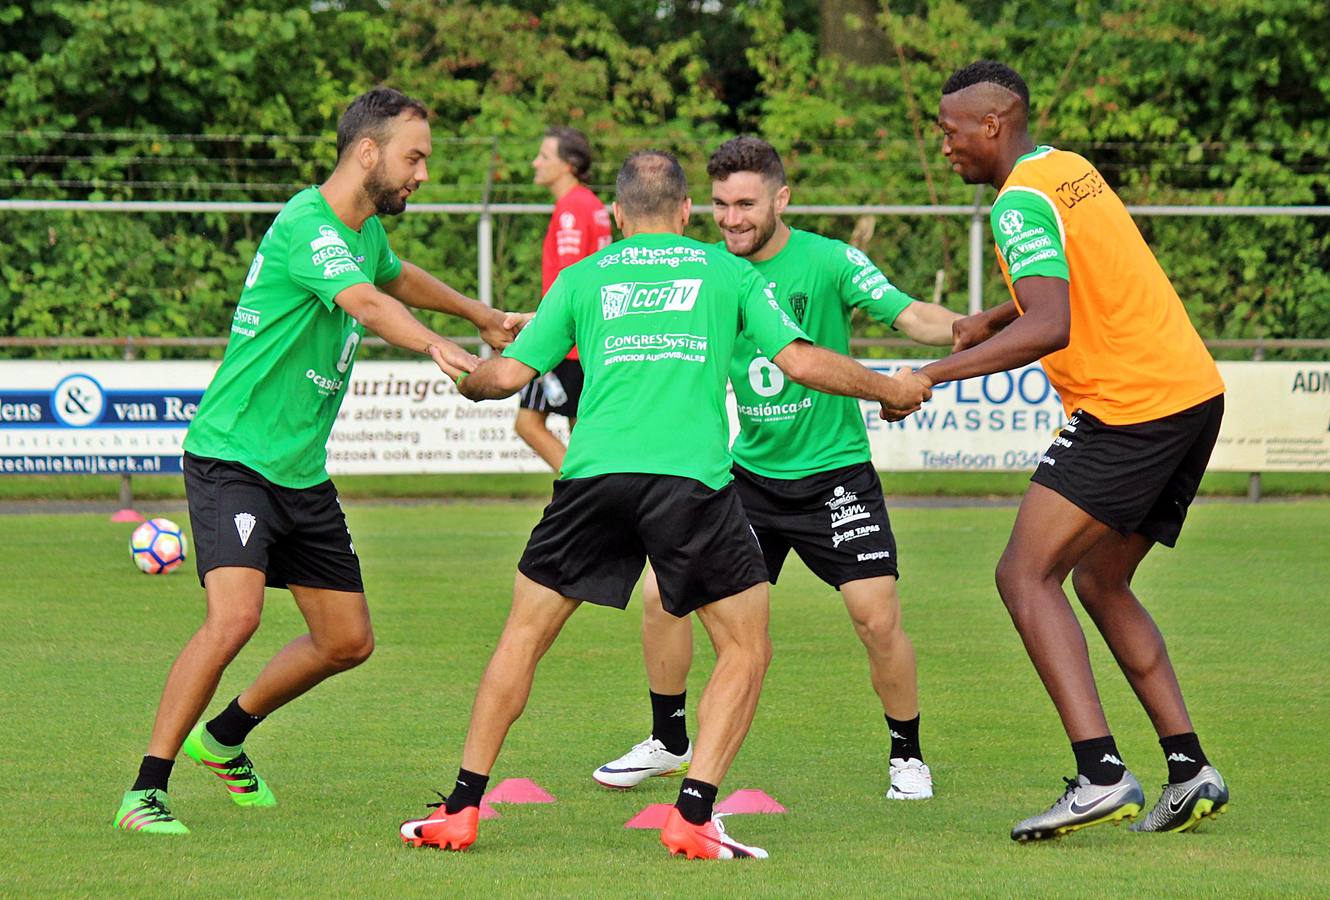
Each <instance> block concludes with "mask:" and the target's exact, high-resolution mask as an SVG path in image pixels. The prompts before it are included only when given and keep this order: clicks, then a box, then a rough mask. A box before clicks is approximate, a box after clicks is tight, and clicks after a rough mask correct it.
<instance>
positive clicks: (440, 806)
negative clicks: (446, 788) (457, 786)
mask: <svg viewBox="0 0 1330 900" xmlns="http://www.w3.org/2000/svg"><path fill="white" fill-rule="evenodd" d="M434 793H436V794H438V795H439V802H438V803H426V804H425V808H426V809H445V811H446V807H447V806H448V798H447V797H445V796H443V791H440V790H435V791H434Z"/></svg>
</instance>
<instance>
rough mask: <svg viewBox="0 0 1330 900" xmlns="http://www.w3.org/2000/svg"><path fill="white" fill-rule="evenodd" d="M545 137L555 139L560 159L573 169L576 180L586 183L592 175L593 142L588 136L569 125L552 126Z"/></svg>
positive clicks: (546, 131)
mask: <svg viewBox="0 0 1330 900" xmlns="http://www.w3.org/2000/svg"><path fill="white" fill-rule="evenodd" d="M545 137H547V138H554V139H555V141H556V142H557V146H558V153H559V159H561V160H563V161H564V162H566V163H568V165H569V166H570V167H571V168H572V170H573V177H574V178H576V179H577V180H578V181H581V182H583V183H585V182H586V180H587V176H588V175H589V174H591V142H590V141H588V140H587V139H586V135H585V134H583V133H582V132H580V131H578V130H577V129H576V128H573V127H571V126H569V125H551V126H550V127H549V128H548V129H546V130H545Z"/></svg>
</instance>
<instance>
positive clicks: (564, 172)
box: [514, 125, 610, 472]
mask: <svg viewBox="0 0 1330 900" xmlns="http://www.w3.org/2000/svg"><path fill="white" fill-rule="evenodd" d="M531 167H532V168H533V169H535V170H536V174H535V178H534V179H533V181H535V183H536V184H540V185H544V186H545V187H547V188H549V190H550V193H551V194H553V195H554V214H553V215H552V216H550V227H549V229H548V230H547V231H546V232H545V246H544V249H543V251H542V252H541V257H540V293H541V296H542V297H543V296H544V295H545V293H546V292H547V291H548V290H549V289H550V285H552V284H553V283H554V279H555V278H556V277H558V274H559V272H560V271H561V270H563V269H565V268H567V267H568V266H571V265H572V264H573V263H575V262H577V261H578V260H579V259H582V258H583V257H586V256H590V255H591V254H592V253H595V252H596V251H597V250H600V249H602V248H603V247H608V246H609V243H610V215H609V212H608V211H607V210H606V209H605V204H604V203H602V202H601V200H600V198H599V197H597V196H596V195H595V194H594V193H592V191H591V189H590V188H588V187H587V186H586V185H585V184H584V183H583V182H584V181H585V179H586V177H587V175H588V173H589V172H590V171H591V144H590V143H588V142H587V139H586V135H584V134H583V133H582V132H580V131H578V130H577V129H576V128H569V127H567V126H564V125H556V126H554V127H552V128H550V129H549V130H548V131H546V132H545V138H544V140H542V141H541V142H540V150H539V152H537V153H536V158H535V159H533V160H532V161H531ZM581 395H582V364H581V363H580V362H578V360H577V348H576V347H574V348H573V350H572V352H571V353H569V354H568V358H567V359H565V360H564V361H563V362H561V363H559V364H558V365H557V366H555V367H554V369H553V371H551V372H549V373H548V374H547V375H545V377H543V378H537V379H535V380H534V381H532V382H531V383H530V384H528V385H527V386H526V387H525V388H523V389H522V394H521V402H520V404H519V407H518V410H517V421H516V423H515V425H514V428H515V429H516V431H517V436H518V437H520V438H521V439H522V440H524V441H526V442H527V443H528V444H530V445H531V449H532V450H535V451H536V453H538V454H540V458H541V459H543V460H545V462H547V463H549V465H550V468H552V469H553V470H554V471H555V472H558V471H559V469H560V468H561V467H562V466H563V455H564V453H565V452H566V451H567V448H566V447H565V446H564V444H563V442H562V441H560V440H559V439H558V438H557V437H555V436H554V434H552V433H551V432H550V430H549V428H548V427H547V426H546V422H545V420H546V417H548V416H549V414H550V413H552V412H553V413H558V414H559V415H562V416H567V418H568V424H569V426H570V427H571V426H572V424H573V423H574V422H575V421H576V420H577V401H578V399H579V398H580V397H581Z"/></svg>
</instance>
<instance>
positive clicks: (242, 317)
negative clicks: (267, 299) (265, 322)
mask: <svg viewBox="0 0 1330 900" xmlns="http://www.w3.org/2000/svg"><path fill="white" fill-rule="evenodd" d="M260 318H261V315H260V313H259V311H258V310H257V309H251V308H250V307H248V306H237V307H236V311H235V315H233V316H232V317H231V333H232V334H241V335H244V336H245V337H254V335H255V334H257V333H258V328H259V319H260Z"/></svg>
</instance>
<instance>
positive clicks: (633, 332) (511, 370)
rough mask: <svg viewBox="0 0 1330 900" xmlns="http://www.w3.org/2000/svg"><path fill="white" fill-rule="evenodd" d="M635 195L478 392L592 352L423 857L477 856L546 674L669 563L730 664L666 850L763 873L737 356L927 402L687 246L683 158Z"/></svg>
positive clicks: (482, 378)
mask: <svg viewBox="0 0 1330 900" xmlns="http://www.w3.org/2000/svg"><path fill="white" fill-rule="evenodd" d="M616 188H617V190H616V194H617V196H616V200H615V204H614V216H615V220H616V222H617V224H618V225H619V228H620V230H621V232H622V233H623V235H624V239H623V240H622V241H619V242H618V243H615V244H611V245H610V246H609V247H607V248H605V249H603V250H600V251H598V252H596V253H593V254H592V255H591V256H588V257H586V258H585V259H583V260H581V261H580V262H577V263H574V264H573V265H572V266H569V267H568V268H566V269H564V270H563V271H562V272H561V273H560V274H559V277H558V279H557V280H556V281H555V282H554V284H553V286H552V287H551V288H550V291H549V293H547V294H546V295H545V298H544V300H542V301H541V304H540V309H539V310H538V311H537V312H536V316H535V318H534V319H532V320H531V322H530V323H529V324H528V325H527V326H526V327H525V328H524V329H523V331H522V333H521V335H519V336H518V338H517V340H516V341H514V342H513V344H512V346H510V347H509V348H508V349H507V350H505V351H504V355H503V357H502V358H499V359H491V360H488V361H486V362H485V363H483V364H482V365H481V366H480V367H479V368H477V369H476V371H475V372H473V373H472V374H470V375H468V376H464V377H463V378H462V379H461V380H459V388H460V390H461V391H462V393H463V394H465V395H466V396H467V397H470V398H471V399H473V400H479V399H494V398H499V397H506V396H509V395H511V394H513V393H514V392H516V391H517V390H518V389H519V388H521V386H522V385H524V384H526V383H527V382H529V381H530V380H531V379H532V378H533V377H535V376H536V375H537V374H539V373H542V372H546V371H548V370H550V369H551V368H553V367H554V366H555V365H557V364H558V363H559V361H561V360H562V359H563V358H564V357H565V356H566V355H567V353H568V350H569V349H570V348H571V347H572V346H573V344H574V343H576V344H577V347H578V350H579V354H580V356H581V358H582V365H583V369H584V371H585V373H586V380H585V384H584V387H583V393H582V401H581V404H580V406H579V410H578V413H579V415H578V422H577V428H576V429H575V430H574V431H573V433H572V439H571V441H570V442H569V446H568V454H567V456H566V457H565V459H564V464H563V469H562V472H561V473H560V477H559V480H558V481H557V482H555V487H554V497H553V499H552V500H551V502H550V504H549V506H548V507H546V509H545V512H544V515H543V516H542V517H541V520H540V522H539V524H537V525H536V527H535V529H534V530H533V531H532V532H531V539H530V541H529V542H528V543H527V547H526V551H525V552H524V553H523V555H522V559H521V561H520V562H519V563H518V571H517V577H516V584H515V586H514V591H513V603H512V609H511V612H510V613H509V617H508V622H507V624H506V625H505V626H504V630H503V634H502V635H501V636H500V638H499V643H498V646H497V647H496V648H495V651H494V655H493V657H492V658H491V659H490V663H489V666H488V667H487V668H486V670H485V675H484V677H483V678H482V679H481V683H480V687H479V689H478V690H477V692H476V701H475V705H474V706H473V707H472V711H471V724H470V727H469V729H468V731H467V736H466V743H465V746H464V747H463V750H462V765H461V769H460V770H459V772H458V775H457V782H456V786H455V787H454V789H453V792H452V794H451V795H450V796H449V797H448V798H447V799H446V801H445V802H444V803H443V804H442V805H440V808H439V809H438V811H437V812H436V813H434V814H433V815H431V816H429V817H428V818H423V819H414V820H409V821H407V822H404V823H402V826H401V837H402V840H403V841H404V842H406V843H408V844H411V845H413V846H417V847H419V846H434V847H440V848H449V849H454V850H463V849H466V848H467V847H469V846H470V845H471V844H472V843H473V842H474V841H475V839H476V830H477V829H476V825H477V819H478V818H479V804H480V799H481V796H482V795H483V794H484V791H485V787H486V785H487V783H488V780H489V775H490V772H491V770H492V768H493V766H494V763H495V760H496V759H497V758H498V755H499V750H500V748H501V746H502V744H503V740H504V738H505V736H506V735H507V733H508V729H509V727H511V725H512V723H513V722H515V721H516V720H517V717H518V716H519V715H521V712H522V709H523V707H524V706H525V705H526V701H527V698H528V697H529V695H530V692H531V683H532V679H533V678H534V675H535V669H536V664H537V663H538V662H539V661H540V658H541V657H542V656H543V655H544V654H545V651H546V650H548V649H549V647H550V645H551V644H552V643H553V642H554V640H555V638H556V637H557V636H558V634H559V631H560V630H561V629H562V628H563V625H564V623H565V622H566V621H567V620H568V617H569V616H571V615H572V613H573V611H574V610H576V609H577V607H578V606H579V605H580V604H581V603H582V602H589V603H594V604H597V605H601V606H612V607H617V608H619V609H622V608H624V607H625V606H626V605H627V603H628V599H629V597H630V596H631V594H632V590H633V586H634V585H635V584H636V582H637V579H638V578H639V577H640V576H641V573H642V569H643V565H644V564H645V562H646V561H647V560H648V559H650V561H651V563H652V566H653V568H654V569H655V571H656V573H657V575H658V578H659V583H660V595H661V602H662V605H663V606H664V608H665V609H666V610H667V611H668V612H670V613H671V614H673V615H675V616H679V617H683V616H686V615H687V614H688V613H690V612H694V611H695V612H696V613H697V615H698V618H699V619H701V621H702V624H703V625H704V626H705V627H706V629H707V632H708V634H710V636H711V639H712V643H713V644H714V645H715V648H716V667H715V669H714V671H713V672H712V675H711V680H710V681H709V682H708V684H707V689H706V691H705V692H704V693H703V695H702V702H701V704H700V705H699V707H698V720H699V727H698V735H697V750H696V753H695V755H694V758H693V768H692V771H691V772H690V773H689V775H690V777H688V778H685V779H684V780H683V783H682V784H681V785H680V788H679V797H678V800H677V801H676V803H675V806H674V807H673V808H672V809H671V810H670V813H669V817H668V819H667V821H666V823H665V826H664V828H663V829H662V830H661V842H662V843H664V844H665V846H666V847H667V848H668V849H669V850H670V852H671V853H675V854H684V855H686V856H687V857H688V858H690V859H693V858H705V859H736V858H745V857H747V858H754V857H756V858H764V857H765V856H766V855H767V854H766V851H764V850H762V849H760V848H758V847H749V846H745V845H744V844H741V843H739V842H738V841H736V840H734V839H733V838H731V837H729V836H728V835H727V834H726V833H725V828H724V826H723V825H721V824H720V820H719V819H718V818H716V817H715V816H714V815H713V804H714V802H715V798H716V792H717V787H718V785H719V784H720V781H721V779H722V778H723V777H724V775H725V772H726V770H727V769H728V768H729V765H730V762H731V761H732V760H733V759H734V756H735V754H737V753H738V751H739V747H740V745H741V744H742V743H743V739H744V735H745V734H746V733H747V731H748V726H749V724H750V723H751V722H752V718H753V711H754V709H755V708H756V706H757V698H758V694H759V693H760V692H761V688H762V679H763V676H764V675H765V673H766V668H767V663H768V661H769V658H770V654H771V643H770V640H769V638H768V636H767V571H766V566H765V564H764V563H763V560H762V551H761V548H760V547H759V546H758V543H757V539H756V536H755V535H754V534H753V530H752V528H751V526H750V525H749V524H748V520H747V518H746V517H745V516H744V512H743V508H742V506H740V504H739V498H738V495H737V493H736V492H735V490H734V487H733V485H732V484H731V481H732V478H733V476H732V475H731V472H730V468H731V459H730V454H729V451H728V444H729V422H728V417H727V415H726V412H725V383H726V381H727V379H728V377H729V372H730V360H731V357H732V356H733V355H734V353H735V349H736V344H737V342H738V341H739V340H740V339H743V340H747V341H750V342H751V343H752V344H753V345H754V346H756V347H758V348H760V349H761V352H762V353H763V354H765V355H766V357H767V358H769V359H770V360H771V361H772V363H773V364H774V365H775V366H776V367H777V368H778V369H780V371H781V373H782V376H783V377H789V378H792V379H794V380H796V381H799V382H800V383H803V384H807V385H809V386H811V387H814V388H816V389H818V390H823V391H828V392H831V393H837V394H843V395H848V396H855V397H862V398H864V399H867V400H872V401H875V402H878V403H881V404H882V406H883V410H882V412H883V415H884V416H888V417H892V418H898V417H900V416H903V415H906V414H908V413H909V412H911V411H912V410H914V409H917V408H918V407H919V404H921V403H922V402H923V401H924V400H925V399H927V396H928V395H927V394H926V393H924V392H921V391H919V390H917V388H916V389H914V390H906V391H903V390H901V386H902V385H906V384H910V385H917V384H918V382H917V380H915V379H912V378H908V379H907V378H901V379H895V378H887V377H886V376H883V375H880V374H878V373H875V372H873V371H871V370H869V369H866V368H864V367H863V366H861V365H859V364H858V363H856V362H854V361H853V360H851V359H849V358H848V357H845V356H842V355H840V354H838V353H834V352H832V351H830V350H825V349H823V348H821V347H816V346H814V345H813V344H812V343H810V342H809V340H808V337H807V335H806V334H805V333H804V331H803V330H802V329H801V328H799V326H798V325H796V324H795V323H794V321H793V320H792V319H791V318H790V317H789V316H788V315H787V314H786V313H785V311H784V310H782V309H781V307H780V306H779V305H778V304H777V303H776V302H775V299H774V297H773V296H772V295H771V293H770V292H769V291H768V290H767V285H766V281H765V279H763V278H762V277H761V276H759V275H758V273H757V271H756V270H755V269H754V268H753V267H752V266H750V265H749V264H748V263H746V262H744V261H743V260H741V259H739V258H738V257H736V256H734V255H732V254H730V253H728V252H726V251H725V250H724V249H723V248H721V247H718V246H716V245H707V244H702V243H699V242H698V241H694V240H691V239H690V238H686V237H683V230H684V226H685V225H686V224H687V223H688V217H689V213H690V211H691V207H692V204H691V202H690V201H689V199H688V185H687V181H686V179H685V178H684V174H683V170H682V169H681V168H680V167H679V163H678V160H676V159H675V158H674V157H673V156H671V155H670V154H668V153H661V152H659V151H645V152H642V153H636V154H634V155H633V156H630V157H629V158H628V160H627V162H625V163H624V165H623V168H622V169H621V170H620V172H619V177H618V182H617V185H616ZM644 410H645V411H646V412H645V414H644Z"/></svg>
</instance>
